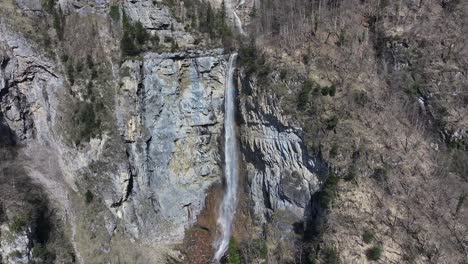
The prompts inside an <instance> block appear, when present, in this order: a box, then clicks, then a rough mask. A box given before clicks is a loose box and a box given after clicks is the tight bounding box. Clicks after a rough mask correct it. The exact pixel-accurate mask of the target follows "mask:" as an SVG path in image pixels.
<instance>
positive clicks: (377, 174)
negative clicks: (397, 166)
mask: <svg viewBox="0 0 468 264" xmlns="http://www.w3.org/2000/svg"><path fill="white" fill-rule="evenodd" d="M372 177H373V178H374V179H376V180H377V181H378V182H385V181H387V177H388V170H387V168H385V167H378V168H376V169H375V170H374V173H373V174H372Z"/></svg>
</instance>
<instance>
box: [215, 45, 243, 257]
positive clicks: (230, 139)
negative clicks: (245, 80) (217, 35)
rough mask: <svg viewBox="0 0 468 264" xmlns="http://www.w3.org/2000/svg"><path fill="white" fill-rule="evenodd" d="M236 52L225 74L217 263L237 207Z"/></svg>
mask: <svg viewBox="0 0 468 264" xmlns="http://www.w3.org/2000/svg"><path fill="white" fill-rule="evenodd" d="M236 58H237V53H233V54H231V56H230V57H229V64H228V68H227V76H226V88H225V89H226V90H225V97H224V98H225V99H224V105H225V106H224V108H225V117H224V138H225V139H224V163H225V164H224V166H225V167H224V177H225V182H226V185H225V188H226V189H225V191H224V197H223V201H222V203H221V207H220V208H219V216H218V221H217V222H218V226H220V227H221V232H222V234H221V236H220V237H219V238H218V240H217V241H216V245H215V246H216V253H215V257H214V261H215V263H219V261H220V260H221V258H222V257H223V255H224V253H225V252H226V249H227V247H228V245H229V239H230V237H231V225H232V221H233V219H234V214H235V212H236V207H237V184H238V171H237V170H238V160H237V141H236V140H237V139H236V130H235V109H236V107H235V100H236V97H235V95H236V92H235V87H234V69H235V63H236Z"/></svg>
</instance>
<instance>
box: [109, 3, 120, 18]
mask: <svg viewBox="0 0 468 264" xmlns="http://www.w3.org/2000/svg"><path fill="white" fill-rule="evenodd" d="M109 16H110V17H111V18H112V20H114V21H115V22H117V21H119V20H120V7H119V5H111V6H110V11H109Z"/></svg>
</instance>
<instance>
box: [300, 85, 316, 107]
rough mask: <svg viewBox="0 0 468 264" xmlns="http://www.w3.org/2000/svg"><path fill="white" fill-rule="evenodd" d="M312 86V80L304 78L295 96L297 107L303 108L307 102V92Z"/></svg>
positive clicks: (308, 92)
mask: <svg viewBox="0 0 468 264" xmlns="http://www.w3.org/2000/svg"><path fill="white" fill-rule="evenodd" d="M313 88H314V82H313V81H311V80H306V81H305V82H304V84H303V85H302V89H301V91H300V92H299V94H298V96H297V109H299V110H305V108H306V106H307V103H308V102H309V94H310V92H311V91H312V89H313Z"/></svg>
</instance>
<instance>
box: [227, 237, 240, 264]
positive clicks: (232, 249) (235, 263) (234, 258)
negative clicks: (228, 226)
mask: <svg viewBox="0 0 468 264" xmlns="http://www.w3.org/2000/svg"><path fill="white" fill-rule="evenodd" d="M227 263H228V264H240V263H241V262H240V255H239V250H237V241H236V240H235V239H234V238H231V239H230V240H229V247H228V255H227Z"/></svg>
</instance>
